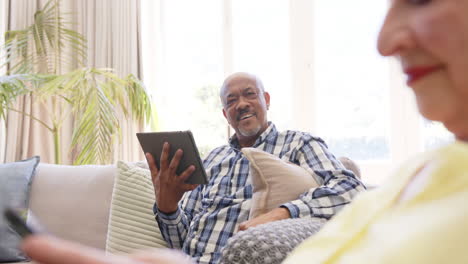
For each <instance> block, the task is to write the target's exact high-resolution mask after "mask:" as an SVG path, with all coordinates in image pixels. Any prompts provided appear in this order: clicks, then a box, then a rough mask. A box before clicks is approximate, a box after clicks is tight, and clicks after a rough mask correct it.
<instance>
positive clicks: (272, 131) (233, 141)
mask: <svg viewBox="0 0 468 264" xmlns="http://www.w3.org/2000/svg"><path fill="white" fill-rule="evenodd" d="M277 135H278V131H277V130H276V126H275V124H273V122H271V121H269V122H268V127H267V129H265V131H263V133H262V134H260V136H259V137H258V138H257V140H255V143H254V144H253V146H252V147H253V148H256V147H258V146H259V145H260V144H262V143H263V142H265V140H267V139H268V138H272V137H276V136H277ZM229 145H230V146H231V147H233V148H235V149H240V144H239V141H238V140H237V136H236V134H234V135H232V137H231V138H230V139H229Z"/></svg>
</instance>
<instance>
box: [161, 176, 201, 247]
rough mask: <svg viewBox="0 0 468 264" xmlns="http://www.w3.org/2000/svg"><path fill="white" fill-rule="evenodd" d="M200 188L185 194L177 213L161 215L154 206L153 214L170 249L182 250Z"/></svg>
mask: <svg viewBox="0 0 468 264" xmlns="http://www.w3.org/2000/svg"><path fill="white" fill-rule="evenodd" d="M201 188H202V186H201V185H200V186H198V187H197V188H196V189H194V190H193V191H191V192H187V193H185V195H184V197H183V198H182V200H181V202H179V207H178V208H177V211H176V212H174V213H172V214H166V213H163V212H161V211H159V210H158V206H157V204H155V205H154V208H153V212H154V215H155V217H156V221H157V222H158V225H159V229H160V230H161V234H162V236H163V238H164V240H165V241H166V242H167V243H168V245H169V246H170V247H171V248H178V249H182V247H183V244H184V241H185V238H186V237H187V231H188V229H189V226H190V222H191V221H192V218H193V215H194V212H195V211H196V210H197V209H198V207H199V206H200V203H201V192H202V190H201Z"/></svg>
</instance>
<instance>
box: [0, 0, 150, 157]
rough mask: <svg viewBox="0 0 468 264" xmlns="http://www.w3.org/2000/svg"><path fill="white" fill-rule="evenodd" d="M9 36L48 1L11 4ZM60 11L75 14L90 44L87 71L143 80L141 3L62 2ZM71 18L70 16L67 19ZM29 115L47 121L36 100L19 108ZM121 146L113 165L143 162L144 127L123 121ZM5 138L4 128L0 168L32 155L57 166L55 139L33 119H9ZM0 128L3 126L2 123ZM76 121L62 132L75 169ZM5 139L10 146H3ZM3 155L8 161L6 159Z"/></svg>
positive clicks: (114, 0)
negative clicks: (73, 141) (109, 70)
mask: <svg viewBox="0 0 468 264" xmlns="http://www.w3.org/2000/svg"><path fill="white" fill-rule="evenodd" d="M6 2H7V5H9V7H8V9H7V10H9V12H7V14H6V19H5V21H6V30H15V29H22V28H25V27H26V26H28V25H29V24H31V23H32V19H33V15H34V12H35V11H36V10H37V8H38V7H39V6H43V5H44V4H45V3H46V2H47V1H46V0H6ZM61 11H62V12H63V13H68V12H71V13H72V14H73V15H72V17H70V19H71V20H72V21H73V22H75V24H74V27H75V28H74V30H76V31H78V32H80V33H81V34H83V35H84V36H85V37H86V38H87V40H88V61H87V64H88V65H87V66H90V67H99V68H113V69H115V70H116V73H117V74H118V75H120V76H122V77H124V76H126V75H128V74H130V73H131V74H134V75H135V76H136V77H137V78H141V77H142V76H141V49H140V45H141V43H140V22H139V20H140V18H139V12H140V1H139V0H99V1H95V0H61ZM67 15H68V14H67ZM14 107H15V108H16V109H18V110H21V111H24V112H26V113H30V114H34V115H35V116H40V117H41V118H42V117H44V118H46V117H47V112H46V111H45V109H42V108H41V107H40V106H37V105H35V104H34V99H33V98H30V97H23V98H20V99H19V100H18V102H17V103H16V105H15V106H14ZM120 122H121V129H122V141H120V142H118V143H117V144H116V145H115V147H114V162H115V161H117V160H119V159H121V160H126V161H136V160H141V159H143V154H142V153H141V150H140V147H139V144H138V141H137V139H136V136H135V133H136V132H138V131H141V130H143V124H138V123H136V122H134V121H132V120H127V119H125V118H124V117H123V115H122V117H121V118H120ZM5 124H6V132H5V133H3V134H2V132H1V131H2V130H1V128H0V162H2V161H5V162H11V161H15V160H20V159H24V158H26V157H29V156H32V155H40V156H41V161H42V162H47V163H53V162H54V147H53V138H52V134H51V133H50V132H49V131H47V130H46V129H45V128H43V127H42V126H40V125H39V123H37V122H36V121H34V120H31V119H30V118H28V117H26V116H23V115H20V114H17V113H13V112H10V113H9V114H8V117H7V119H6V122H5ZM0 126H1V123H0ZM72 131H73V120H67V121H66V122H65V124H64V126H63V127H62V138H61V145H62V149H61V151H62V163H63V164H70V163H71V160H72V155H73V153H69V149H68V147H69V145H70V142H71V136H72ZM2 136H3V137H4V138H5V140H4V141H3V142H4V143H5V144H4V146H2V140H1V139H2ZM2 149H4V153H5V155H4V157H2Z"/></svg>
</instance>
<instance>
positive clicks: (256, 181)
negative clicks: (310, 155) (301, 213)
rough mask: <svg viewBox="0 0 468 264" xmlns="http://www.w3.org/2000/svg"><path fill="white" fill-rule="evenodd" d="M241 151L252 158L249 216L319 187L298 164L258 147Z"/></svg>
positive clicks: (256, 214) (263, 211)
mask: <svg viewBox="0 0 468 264" xmlns="http://www.w3.org/2000/svg"><path fill="white" fill-rule="evenodd" d="M242 153H244V155H245V157H246V158H247V159H248V160H249V162H250V175H251V177H252V178H251V179H252V185H253V196H252V209H251V210H250V215H249V218H250V219H252V218H254V217H257V216H259V215H261V214H264V213H267V212H269V211H271V210H272V209H275V208H278V207H279V206H280V205H282V204H284V203H286V202H289V201H292V200H296V199H297V198H299V195H301V194H302V193H304V192H306V191H308V190H309V189H311V188H314V187H318V184H317V182H316V181H315V179H314V178H313V176H312V175H311V174H310V173H309V172H308V171H307V170H306V169H304V168H302V167H300V166H298V165H296V164H293V163H289V162H286V161H283V160H281V159H280V158H278V157H277V156H274V155H272V154H270V153H267V152H264V151H262V150H259V149H256V148H243V149H242Z"/></svg>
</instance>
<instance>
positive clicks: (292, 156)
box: [154, 122, 365, 263]
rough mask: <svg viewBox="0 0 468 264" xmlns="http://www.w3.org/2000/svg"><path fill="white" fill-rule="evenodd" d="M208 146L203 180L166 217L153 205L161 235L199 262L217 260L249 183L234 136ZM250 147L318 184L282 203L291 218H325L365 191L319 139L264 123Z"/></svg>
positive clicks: (244, 210)
mask: <svg viewBox="0 0 468 264" xmlns="http://www.w3.org/2000/svg"><path fill="white" fill-rule="evenodd" d="M229 143H230V144H229V145H225V146H221V147H218V148H216V149H214V150H213V151H212V152H211V153H210V154H209V155H208V157H207V158H206V159H205V161H204V166H205V169H206V171H207V176H208V181H209V182H208V184H206V185H200V186H198V187H197V188H196V189H195V190H193V191H191V192H188V193H186V194H185V195H184V197H183V198H182V200H181V202H180V203H179V208H178V210H177V211H176V212H175V213H174V214H171V215H168V214H164V213H162V212H159V211H158V209H157V205H155V206H154V213H155V216H156V220H157V222H158V224H159V228H160V229H161V233H162V235H163V237H164V239H165V240H166V241H167V242H168V244H169V245H170V246H171V247H172V248H180V249H182V250H183V251H184V252H185V253H187V254H188V255H190V256H192V257H193V258H194V260H195V261H197V262H199V263H217V262H218V260H219V258H220V256H221V249H222V248H223V247H224V246H225V245H226V243H227V241H228V239H229V238H230V237H231V236H232V235H233V234H234V233H235V232H236V231H237V229H238V225H239V224H240V223H242V222H244V221H246V220H248V217H249V211H250V207H251V198H252V185H251V184H250V177H249V162H248V160H247V158H245V157H244V155H243V154H242V152H241V151H240V146H239V143H238V142H237V139H236V138H235V136H234V137H233V138H231V140H230V142H229ZM253 147H255V148H258V149H261V150H263V151H266V152H268V153H272V154H274V155H276V156H278V157H280V158H281V159H283V160H285V161H289V162H292V163H295V164H298V165H300V166H301V167H303V168H305V169H307V170H308V171H309V172H310V173H311V175H312V176H313V177H314V179H315V180H316V181H317V183H319V184H320V185H321V187H319V188H313V189H311V190H310V191H308V192H306V193H304V194H303V195H301V196H300V198H299V199H298V200H294V201H291V202H289V203H286V204H284V205H282V206H283V207H286V208H288V209H289V212H290V213H291V217H293V218H297V217H321V218H327V219H328V218H330V217H332V216H333V215H334V214H336V213H337V212H338V211H339V210H340V209H341V208H343V206H344V205H346V204H348V203H349V202H351V200H352V198H353V197H354V196H355V195H356V194H357V193H358V192H359V191H362V190H364V189H365V187H364V186H363V184H362V183H361V182H360V181H359V180H357V179H356V178H355V176H354V175H353V173H352V172H351V171H348V170H345V169H344V167H343V165H342V164H341V163H340V162H339V161H337V159H336V158H335V157H334V156H333V155H332V154H331V153H330V152H329V151H328V149H327V147H326V145H325V143H324V142H323V140H322V139H320V138H317V137H313V136H311V135H310V134H308V133H303V132H298V131H286V132H282V133H279V132H278V131H277V130H276V128H275V126H274V125H273V124H272V123H271V122H270V123H269V126H268V128H267V129H266V130H265V131H264V132H263V133H262V134H261V136H260V137H259V138H258V139H257V141H256V142H255V144H254V145H253Z"/></svg>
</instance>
